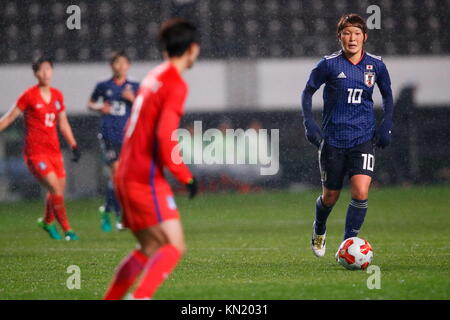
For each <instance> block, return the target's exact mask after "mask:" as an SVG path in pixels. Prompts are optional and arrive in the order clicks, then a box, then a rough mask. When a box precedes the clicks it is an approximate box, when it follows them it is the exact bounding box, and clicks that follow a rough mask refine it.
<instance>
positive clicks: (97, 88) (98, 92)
mask: <svg viewBox="0 0 450 320" xmlns="http://www.w3.org/2000/svg"><path fill="white" fill-rule="evenodd" d="M101 96H103V90H102V85H101V83H97V85H96V86H95V89H94V92H92V94H91V101H97V100H98V99H99V98H100V97H101Z"/></svg>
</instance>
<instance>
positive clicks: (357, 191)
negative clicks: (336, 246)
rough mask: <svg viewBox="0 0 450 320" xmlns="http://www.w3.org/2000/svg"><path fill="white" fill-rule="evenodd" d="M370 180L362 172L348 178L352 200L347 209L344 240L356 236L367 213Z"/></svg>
mask: <svg viewBox="0 0 450 320" xmlns="http://www.w3.org/2000/svg"><path fill="white" fill-rule="evenodd" d="M371 181H372V177H370V176H367V175H363V174H357V175H354V176H352V177H351V179H350V192H351V196H352V200H351V201H350V204H349V206H348V209H347V216H346V219H345V233H344V240H345V239H347V238H351V237H356V236H357V235H358V233H359V231H360V230H361V227H362V225H363V223H364V218H365V217H366V213H367V207H368V198H369V188H370V183H371Z"/></svg>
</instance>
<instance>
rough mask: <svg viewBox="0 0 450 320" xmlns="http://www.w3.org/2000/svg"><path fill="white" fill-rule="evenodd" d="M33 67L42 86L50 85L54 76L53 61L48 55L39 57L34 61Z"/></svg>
mask: <svg viewBox="0 0 450 320" xmlns="http://www.w3.org/2000/svg"><path fill="white" fill-rule="evenodd" d="M31 68H32V69H33V72H34V76H35V77H36V79H37V80H38V82H39V85H41V86H49V85H50V82H51V81H52V77H53V61H52V60H51V59H50V58H47V57H39V58H37V59H36V60H34V61H33V63H32V65H31Z"/></svg>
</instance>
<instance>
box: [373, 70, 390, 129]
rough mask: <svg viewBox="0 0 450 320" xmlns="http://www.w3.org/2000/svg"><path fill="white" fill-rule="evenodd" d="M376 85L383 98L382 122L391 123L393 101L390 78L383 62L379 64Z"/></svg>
mask: <svg viewBox="0 0 450 320" xmlns="http://www.w3.org/2000/svg"><path fill="white" fill-rule="evenodd" d="M376 83H377V85H378V88H379V89H380V93H381V96H382V98H383V110H384V120H385V121H392V116H393V112H394V99H393V97H392V89H391V78H390V76H389V72H388V70H387V68H386V65H385V64H384V62H381V64H380V67H379V70H378V77H377V79H376Z"/></svg>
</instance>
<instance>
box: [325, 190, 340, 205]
mask: <svg viewBox="0 0 450 320" xmlns="http://www.w3.org/2000/svg"><path fill="white" fill-rule="evenodd" d="M338 199H339V193H337V192H325V193H324V194H322V202H323V204H324V205H325V206H327V207H332V206H334V205H335V204H336V202H337V201H338Z"/></svg>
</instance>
